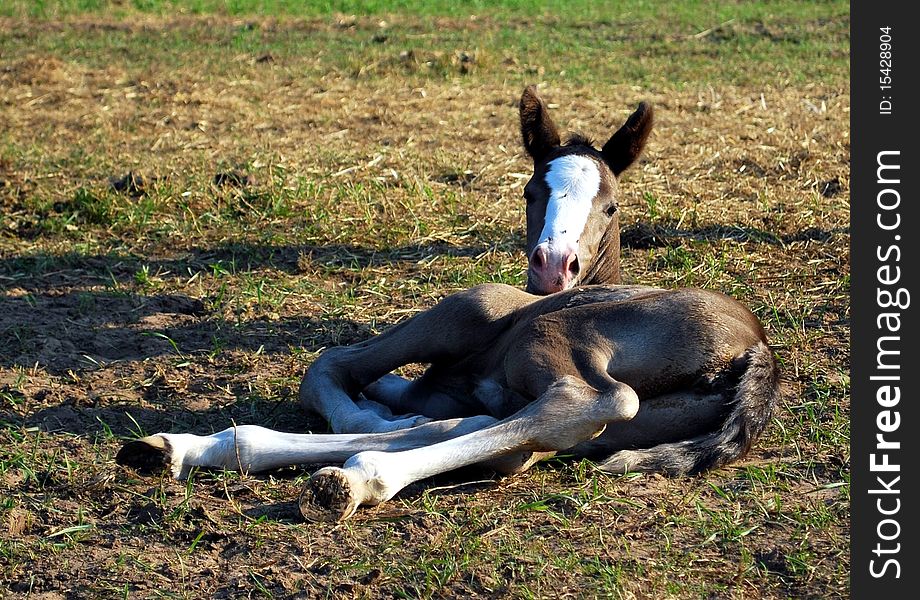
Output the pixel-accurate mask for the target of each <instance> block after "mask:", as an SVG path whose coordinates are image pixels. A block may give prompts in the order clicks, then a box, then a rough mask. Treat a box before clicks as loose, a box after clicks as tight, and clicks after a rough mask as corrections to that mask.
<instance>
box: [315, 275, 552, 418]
mask: <svg viewBox="0 0 920 600" xmlns="http://www.w3.org/2000/svg"><path fill="white" fill-rule="evenodd" d="M535 299H536V298H535V297H534V296H531V295H530V294H527V293H524V292H521V291H520V290H517V289H515V288H512V287H510V286H506V285H483V286H478V287H475V288H473V289H471V290H468V291H466V292H462V293H459V294H454V295H453V296H449V297H448V298H445V299H444V300H443V301H441V302H440V303H439V304H437V305H436V306H435V307H434V308H432V309H430V310H427V311H425V312H423V313H420V314H418V315H415V316H414V317H412V318H411V319H409V320H407V321H404V322H403V323H400V324H399V325H396V326H395V327H392V328H391V329H388V330H387V331H385V332H383V333H382V334H380V335H378V336H377V337H374V338H371V339H369V340H366V341H364V342H361V343H358V344H354V345H352V346H344V347H335V348H330V349H328V350H326V351H325V352H324V353H323V354H322V355H321V356H320V357H319V358H318V359H317V360H316V361H315V362H314V363H313V365H311V366H310V368H309V369H308V370H307V373H306V375H305V376H304V378H303V381H302V382H301V384H300V400H301V403H302V404H303V405H304V407H306V408H307V409H310V410H313V411H316V412H318V413H319V414H321V415H322V416H323V417H325V418H326V420H327V421H329V424H330V427H331V428H332V430H333V431H334V432H336V433H362V432H364V433H370V432H383V431H393V430H396V429H402V428H405V427H411V426H413V425H416V424H418V423H419V422H420V421H421V419H418V418H413V419H405V420H397V421H388V420H387V419H385V418H383V417H381V416H379V415H377V414H375V413H374V411H368V410H363V409H361V408H360V407H359V406H358V405H357V404H355V399H356V398H357V397H358V394H360V393H361V392H362V391H363V390H364V389H366V388H367V387H368V386H370V385H371V384H373V383H374V382H376V381H378V380H379V379H380V378H381V377H383V376H384V375H386V374H388V373H390V371H392V370H394V369H396V368H398V367H401V366H403V365H406V364H410V363H427V362H447V363H449V362H453V361H459V360H461V359H463V358H466V357H468V356H469V355H470V354H472V353H474V352H477V351H481V350H482V349H483V348H485V347H488V344H489V343H491V341H492V340H493V339H494V338H495V337H496V336H498V335H499V334H500V333H501V331H503V330H504V328H505V327H507V325H508V323H509V322H510V319H509V318H508V317H509V315H510V313H511V312H512V311H514V310H515V309H516V308H518V307H520V306H523V305H525V304H528V303H530V302H533V301H534V300H535ZM372 389H373V388H372ZM372 399H374V398H373V395H372Z"/></svg>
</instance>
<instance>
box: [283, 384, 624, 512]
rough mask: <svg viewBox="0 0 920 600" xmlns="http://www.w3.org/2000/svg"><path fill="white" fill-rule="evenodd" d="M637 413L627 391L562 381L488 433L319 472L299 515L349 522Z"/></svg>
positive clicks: (373, 455)
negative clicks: (457, 476) (417, 485)
mask: <svg viewBox="0 0 920 600" xmlns="http://www.w3.org/2000/svg"><path fill="white" fill-rule="evenodd" d="M638 410H639V397H638V396H637V395H636V392H635V391H634V390H633V389H632V388H631V387H629V386H628V385H626V384H623V383H620V382H613V383H612V384H611V386H610V387H609V388H608V389H607V390H606V391H604V392H599V391H597V390H596V389H594V388H592V387H591V386H589V385H588V384H586V383H585V382H584V381H582V380H581V379H578V378H575V377H570V376H566V377H562V378H560V379H559V380H557V381H556V382H555V383H553V384H552V385H551V386H550V387H549V388H548V389H547V390H546V392H544V393H543V395H541V396H540V397H539V398H538V399H537V400H535V401H534V402H532V403H531V404H529V405H527V406H526V407H524V408H523V409H521V410H520V411H518V412H517V413H515V414H514V415H512V416H510V417H508V418H507V419H504V420H502V421H499V422H497V423H495V424H494V425H491V426H489V427H486V428H485V429H480V430H477V431H474V432H472V433H469V434H466V435H463V436H460V437H455V438H452V439H449V440H446V441H443V442H439V443H437V444H433V445H431V446H426V447H420V448H416V449H412V450H406V451H401V452H374V451H371V452H361V453H359V454H356V455H355V456H353V457H351V458H350V459H348V461H346V462H345V464H344V466H343V467H342V468H338V467H326V468H323V469H320V470H319V471H317V472H316V473H314V474H313V477H312V478H311V479H310V481H309V482H307V484H306V485H305V486H304V489H303V491H302V493H301V496H300V510H301V513H302V514H303V515H304V517H305V518H307V519H308V520H317V521H337V520H342V519H346V518H348V517H350V516H351V515H353V514H354V513H355V511H356V510H357V509H358V507H359V506H361V505H363V504H368V505H374V504H379V503H381V502H384V501H386V500H389V499H390V498H392V497H393V496H394V495H396V493H397V492H399V490H401V489H403V488H404V487H405V486H407V485H409V484H410V483H413V482H415V481H418V480H420V479H424V478H425V477H430V476H432V475H436V474H438V473H444V472H446V471H451V470H453V469H458V468H460V467H464V466H467V465H471V464H474V463H481V462H488V461H498V460H501V459H503V458H506V457H509V455H515V456H520V457H523V458H524V459H526V458H527V457H529V456H530V454H531V453H534V452H550V453H552V452H557V451H561V450H567V449H569V448H572V447H573V446H575V445H576V444H578V443H580V442H583V441H585V440H588V439H592V438H594V437H596V436H598V435H600V434H601V432H603V431H604V428H605V427H606V426H607V423H612V422H616V421H626V420H629V419H631V418H633V417H634V416H635V414H636V411H638ZM530 464H532V463H531V462H529V461H528V462H524V463H522V466H525V467H526V466H529V465H530Z"/></svg>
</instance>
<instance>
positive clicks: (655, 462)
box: [599, 342, 780, 475]
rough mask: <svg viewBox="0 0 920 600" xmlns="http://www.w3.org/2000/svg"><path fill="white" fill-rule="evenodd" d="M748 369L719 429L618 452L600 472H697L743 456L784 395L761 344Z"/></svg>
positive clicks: (770, 354) (751, 354)
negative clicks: (670, 441)
mask: <svg viewBox="0 0 920 600" xmlns="http://www.w3.org/2000/svg"><path fill="white" fill-rule="evenodd" d="M742 360H746V361H747V364H746V365H745V366H744V371H743V373H742V374H741V377H740V378H739V380H738V384H737V386H736V387H735V397H734V399H733V401H732V405H731V409H730V411H729V413H728V415H727V416H726V418H725V421H724V422H723V423H722V426H721V427H720V428H719V429H717V430H716V431H714V432H712V433H709V434H706V435H702V436H699V437H695V438H691V439H688V440H683V441H680V442H674V443H668V444H659V445H657V446H653V447H652V448H647V449H640V450H620V451H619V452H615V453H614V454H613V455H611V456H610V458H608V459H607V460H606V461H604V462H603V463H602V464H600V465H599V466H600V468H601V470H604V471H609V472H614V473H624V472H626V471H657V472H661V473H666V474H668V475H693V474H696V473H700V472H702V471H706V470H708V469H714V468H716V467H720V466H722V465H724V464H726V463H729V462H731V461H733V460H735V459H738V458H741V457H742V456H744V455H745V454H746V453H747V451H748V450H750V448H751V444H753V443H754V440H756V439H757V437H758V436H759V435H760V433H761V432H762V431H763V430H764V428H765V427H766V425H767V423H768V422H769V420H770V416H771V415H772V413H773V407H774V406H776V403H777V401H778V400H779V395H780V382H779V369H778V367H777V365H776V359H775V358H774V357H773V352H772V351H771V350H770V348H769V347H768V346H767V345H766V344H765V343H763V342H759V343H757V344H755V345H753V346H751V347H750V348H748V349H747V350H746V351H745V353H744V355H743V356H742Z"/></svg>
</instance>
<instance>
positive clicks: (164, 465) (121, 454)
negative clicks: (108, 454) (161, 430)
mask: <svg viewBox="0 0 920 600" xmlns="http://www.w3.org/2000/svg"><path fill="white" fill-rule="evenodd" d="M171 453H172V448H171V447H170V446H169V442H167V441H166V440H165V439H163V438H162V437H160V436H158V435H150V436H147V437H145V438H141V439H139V440H134V441H133V442H128V443H127V444H125V445H124V446H122V447H121V450H119V451H118V454H116V455H115V462H117V463H118V464H120V465H124V466H126V467H131V468H132V469H134V470H136V471H138V472H139V473H141V474H143V475H156V474H158V473H160V472H162V471H163V470H164V469H168V468H170V467H171V465H170V460H169V457H170V454H171Z"/></svg>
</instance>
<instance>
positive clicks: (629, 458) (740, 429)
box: [118, 88, 779, 519]
mask: <svg viewBox="0 0 920 600" xmlns="http://www.w3.org/2000/svg"><path fill="white" fill-rule="evenodd" d="M521 129H522V134H523V137H524V145H525V148H526V149H527V151H528V153H529V154H530V155H531V156H532V157H533V159H534V177H533V178H532V179H531V181H530V182H529V183H528V184H527V186H526V188H525V196H526V197H527V200H528V211H527V213H528V227H527V229H528V232H527V238H528V239H527V252H528V257H529V263H530V266H529V270H528V286H527V289H528V291H527V292H524V291H520V290H517V289H515V288H512V287H509V286H505V285H483V286H478V287H475V288H473V289H471V290H468V291H466V292H461V293H459V294H455V295H453V296H449V297H448V298H445V299H444V300H443V301H441V302H440V303H439V304H438V305H436V306H435V307H433V308H432V309H430V310H428V311H425V312H423V313H420V314H418V315H416V316H414V317H413V318H411V319H408V320H407V321H405V322H403V323H401V324H399V325H397V326H395V327H393V328H391V329H389V330H387V331H385V332H384V333H383V334H381V335H379V336H377V337H374V338H372V339H370V340H367V341H364V342H361V343H358V344H355V345H352V346H348V347H339V348H330V349H328V350H327V351H326V352H324V353H323V354H322V355H321V356H320V357H319V358H318V359H317V360H316V361H315V362H314V363H313V365H311V367H310V368H309V370H308V372H307V374H306V375H305V376H304V378H303V381H302V383H301V386H300V398H301V402H302V403H303V404H304V406H305V407H306V408H308V409H310V410H313V411H316V412H318V413H319V414H321V415H323V416H324V417H325V418H326V419H327V420H328V421H329V423H330V426H331V428H332V430H333V431H334V432H336V433H335V434H325V435H310V434H288V433H278V432H273V431H270V430H266V429H263V428H260V427H253V426H242V427H235V428H231V429H228V430H225V431H223V432H220V433H217V434H214V435H212V436H205V437H201V436H193V435H188V434H165V433H164V434H157V435H154V436H149V437H147V438H144V439H142V440H138V441H136V442H131V443H129V444H127V445H126V446H124V447H123V448H122V451H121V452H120V453H119V456H118V458H119V461H120V462H124V463H128V464H133V465H136V466H150V465H154V466H157V465H165V466H167V467H168V468H170V469H171V470H172V472H173V474H174V475H175V476H177V477H183V476H185V475H186V474H187V473H188V471H189V469H190V468H191V467H193V466H210V467H222V468H231V469H240V470H246V471H248V470H253V471H255V470H262V469H268V468H274V467H279V466H284V465H289V464H299V463H327V464H328V463H344V464H343V466H342V467H341V468H339V467H327V468H324V469H321V470H320V471H318V472H317V473H315V474H314V476H313V477H312V478H311V481H310V482H309V483H308V484H307V485H306V486H305V488H304V492H303V494H302V497H301V510H302V512H303V514H304V515H305V516H307V517H308V518H316V519H342V518H345V517H348V516H350V515H351V514H353V513H354V511H355V510H356V509H357V507H358V506H360V505H361V504H376V503H379V502H382V501H384V500H387V499H389V498H391V497H392V496H393V495H395V494H396V493H397V492H398V491H399V490H400V489H402V488H403V487H404V486H405V485H407V484H409V483H411V482H413V481H416V480H418V479H421V478H423V477H427V476H429V475H433V474H436V473H440V472H444V471H447V470H451V469H454V468H458V467H461V466H465V465H468V464H473V463H488V464H490V465H491V466H493V467H494V468H496V469H497V470H500V471H504V472H515V471H520V470H523V469H526V468H527V467H529V466H530V465H531V464H533V462H535V461H536V460H537V459H539V458H540V457H541V456H545V454H546V453H552V452H557V451H563V450H564V451H567V452H572V453H575V454H577V455H581V456H589V457H592V458H594V459H598V460H599V461H600V467H601V468H602V469H605V470H608V471H612V472H624V471H626V470H644V471H662V472H666V473H670V474H686V473H696V472H699V471H702V470H705V469H708V468H712V467H715V466H718V465H722V464H725V463H727V462H729V461H731V460H734V459H736V458H738V457H740V456H742V455H743V454H744V453H745V452H747V450H748V449H749V448H750V445H751V444H752V442H753V441H754V439H755V438H756V437H757V436H758V435H759V434H760V432H761V431H762V430H763V428H764V426H765V425H766V423H767V421H768V420H769V417H770V414H771V411H772V408H773V406H774V404H775V403H776V400H777V398H778V389H779V388H778V372H777V367H776V363H775V360H774V358H773V355H772V353H771V351H770V349H769V348H768V346H767V343H766V337H765V335H764V331H763V328H762V327H761V325H760V323H759V322H758V321H757V319H756V318H755V317H754V316H753V315H752V314H751V312H750V311H748V310H747V309H746V308H745V307H743V306H742V305H740V304H739V303H738V302H736V301H734V300H732V299H731V298H728V297H727V296H724V295H722V294H720V293H717V292H711V291H704V290H691V289H683V290H660V289H656V288H650V287H643V286H622V285H584V284H590V283H605V282H610V281H614V282H618V281H619V233H618V226H617V200H618V195H617V194H618V192H617V181H616V177H617V176H618V175H619V174H620V173H621V172H622V171H623V170H625V169H626V168H627V167H628V166H629V165H630V164H632V163H633V162H634V161H635V160H636V158H637V157H638V156H639V154H640V153H641V151H642V148H643V146H644V143H645V140H646V138H647V136H648V133H649V131H650V129H651V110H650V109H649V108H648V107H647V106H645V105H640V108H639V109H638V110H637V111H636V112H635V113H634V114H633V115H632V116H631V117H630V119H629V120H628V121H627V123H626V124H625V125H624V126H623V127H622V128H620V130H618V131H617V133H616V134H614V136H613V137H611V139H610V140H609V141H608V142H607V143H606V144H605V145H604V147H603V148H602V149H601V150H600V151H598V150H596V149H594V148H593V147H592V146H590V144H588V143H587V141H586V140H583V139H582V138H576V139H575V140H574V141H572V142H570V143H568V144H566V145H562V144H561V143H560V140H559V136H558V133H557V132H556V128H555V125H554V124H553V123H552V120H551V119H550V118H549V115H548V113H547V110H546V107H545V105H544V104H543V102H542V101H541V100H540V99H539V97H538V96H536V93H535V91H534V90H533V89H531V88H528V89H527V90H525V92H524V96H523V97H522V99H521ZM582 285H584V287H578V286H582ZM531 292H533V293H531ZM534 294H550V295H546V296H541V295H534ZM411 363H429V364H430V366H429V368H428V369H427V371H426V372H425V374H424V375H423V376H422V377H420V378H419V379H417V380H414V381H408V380H405V379H402V378H400V377H397V376H395V375H392V374H391V372H392V371H393V370H395V369H398V368H399V367H402V366H403V365H406V364H411ZM405 413H414V416H413V415H412V414H409V415H405ZM394 414H403V416H394Z"/></svg>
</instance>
